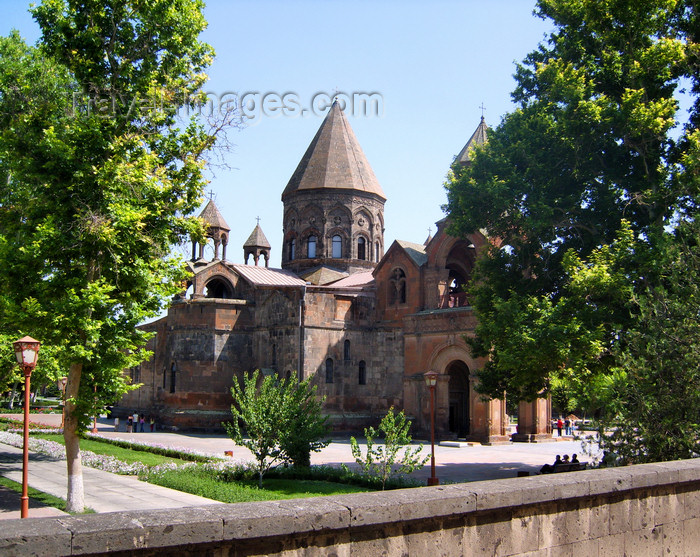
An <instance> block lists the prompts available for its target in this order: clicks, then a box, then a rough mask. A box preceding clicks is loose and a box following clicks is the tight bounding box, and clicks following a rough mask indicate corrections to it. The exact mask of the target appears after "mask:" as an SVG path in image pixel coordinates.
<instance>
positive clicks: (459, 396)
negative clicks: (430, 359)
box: [446, 360, 470, 437]
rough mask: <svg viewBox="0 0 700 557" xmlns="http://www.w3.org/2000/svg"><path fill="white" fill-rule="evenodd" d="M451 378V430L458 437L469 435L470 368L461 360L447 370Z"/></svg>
mask: <svg viewBox="0 0 700 557" xmlns="http://www.w3.org/2000/svg"><path fill="white" fill-rule="evenodd" d="M446 373H447V375H448V376H449V378H450V380H449V404H450V406H449V430H450V433H454V434H456V435H457V437H466V436H467V435H469V433H470V432H469V367H468V366H467V364H465V363H464V362H462V361H460V360H456V361H453V362H451V363H450V364H449V365H448V366H447V369H446Z"/></svg>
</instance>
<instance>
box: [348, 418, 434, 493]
mask: <svg viewBox="0 0 700 557" xmlns="http://www.w3.org/2000/svg"><path fill="white" fill-rule="evenodd" d="M410 428H411V422H410V420H407V419H406V416H405V415H404V413H403V410H401V412H399V413H398V414H396V413H395V412H394V408H393V407H391V408H390V409H389V411H388V412H387V414H386V416H384V418H382V421H381V422H380V423H379V429H378V430H375V429H374V428H373V427H369V428H365V438H366V444H367V452H366V453H365V454H364V456H363V455H362V449H361V448H360V445H359V443H358V442H357V439H355V438H354V437H351V438H350V446H351V450H352V456H353V458H354V459H355V462H357V464H358V465H359V466H360V469H361V471H362V473H363V474H364V475H365V476H367V477H371V478H376V479H377V480H379V481H380V482H381V486H382V490H384V488H385V486H386V482H387V480H389V478H391V477H392V476H394V475H397V474H399V475H400V474H410V473H411V472H413V471H414V470H419V469H421V468H422V467H423V465H424V464H425V463H426V462H427V461H428V459H429V458H430V455H428V456H425V457H422V456H421V454H420V453H421V452H422V451H423V445H422V444H421V445H418V446H417V447H415V448H410V447H408V446H407V445H410V443H411V436H410V434H409V433H408V430H409V429H410ZM377 436H380V437H383V438H384V444H383V445H375V439H376V437H377ZM402 449H403V454H400V451H401V450H402ZM344 466H345V465H344ZM345 468H346V469H347V467H346V466H345Z"/></svg>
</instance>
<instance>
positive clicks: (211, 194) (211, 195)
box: [208, 189, 214, 201]
mask: <svg viewBox="0 0 700 557" xmlns="http://www.w3.org/2000/svg"><path fill="white" fill-rule="evenodd" d="M208 197H209V199H210V200H212V201H214V190H213V189H210V190H209V193H208Z"/></svg>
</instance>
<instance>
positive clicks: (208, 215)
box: [199, 199, 231, 232]
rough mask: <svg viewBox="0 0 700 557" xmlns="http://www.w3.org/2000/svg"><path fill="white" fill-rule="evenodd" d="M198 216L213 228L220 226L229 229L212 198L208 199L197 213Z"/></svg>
mask: <svg viewBox="0 0 700 557" xmlns="http://www.w3.org/2000/svg"><path fill="white" fill-rule="evenodd" d="M199 218H201V219H202V220H203V221H204V222H206V223H207V224H208V225H209V226H211V227H213V228H221V229H222V230H226V231H227V232H228V231H230V230H231V228H230V227H229V225H228V224H226V221H225V220H224V217H223V216H221V213H220V212H219V209H218V208H217V206H216V203H214V200H213V199H210V200H209V203H207V205H206V207H204V210H203V211H202V212H201V213H200V214H199Z"/></svg>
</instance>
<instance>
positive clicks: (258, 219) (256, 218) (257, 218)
mask: <svg viewBox="0 0 700 557" xmlns="http://www.w3.org/2000/svg"><path fill="white" fill-rule="evenodd" d="M255 220H257V221H258V226H260V217H255Z"/></svg>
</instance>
